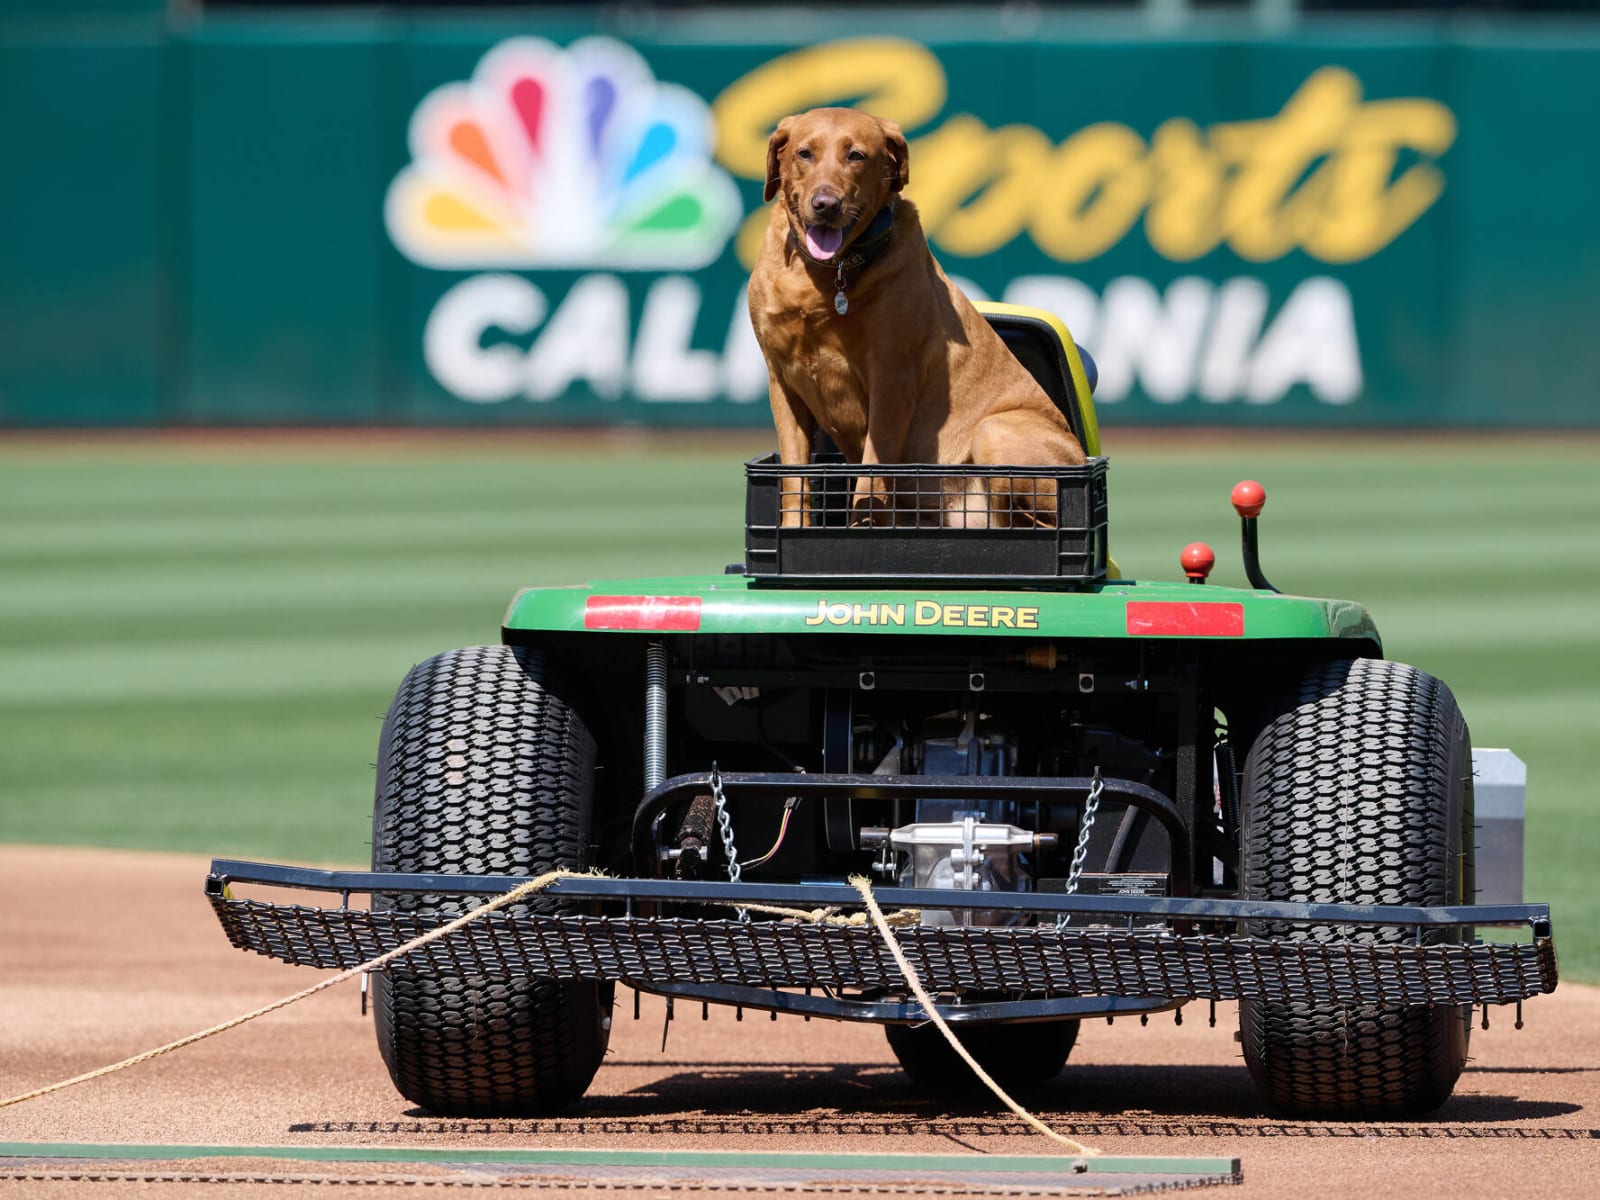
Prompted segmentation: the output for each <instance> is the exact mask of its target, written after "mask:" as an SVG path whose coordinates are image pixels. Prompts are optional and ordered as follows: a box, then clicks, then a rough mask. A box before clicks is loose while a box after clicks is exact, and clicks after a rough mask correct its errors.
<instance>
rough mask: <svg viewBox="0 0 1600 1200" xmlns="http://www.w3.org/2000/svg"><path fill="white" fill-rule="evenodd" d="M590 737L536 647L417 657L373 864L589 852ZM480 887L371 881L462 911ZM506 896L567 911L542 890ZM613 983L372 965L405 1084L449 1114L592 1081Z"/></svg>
mask: <svg viewBox="0 0 1600 1200" xmlns="http://www.w3.org/2000/svg"><path fill="white" fill-rule="evenodd" d="M595 758H596V752H595V743H594V739H593V737H591V736H590V733H589V730H588V728H587V726H586V725H585V724H584V722H583V720H582V718H581V717H580V716H579V715H578V713H577V711H576V710H575V709H574V708H573V707H572V705H571V704H570V703H568V702H567V700H566V699H565V698H564V697H563V695H562V690H561V688H560V687H559V685H557V684H555V683H554V682H553V681H552V680H551V678H550V674H549V671H548V669H547V666H546V664H545V663H544V662H543V660H542V659H541V657H540V655H539V654H538V652H537V651H533V650H528V649H525V648H521V647H511V646H477V647H472V648H469V649H464V650H452V651H449V652H447V653H444V654H440V655H438V656H437V657H435V658H431V659H429V660H428V661H427V662H424V663H422V664H420V665H418V666H417V667H415V668H413V669H412V671H411V672H410V674H408V675H407V676H406V678H405V680H404V681H403V682H402V683H401V685H400V690H399V692H398V693H397V694H396V695H395V699H394V703H393V704H392V705H391V706H390V708H389V714H388V717H387V718H386V719H385V721H384V725H383V735H382V738H381V740H380V742H379V747H378V777H377V789H376V795H375V800H374V804H373V814H372V868H373V870H375V871H420V872H438V873H443V874H464V875H474V874H487V875H538V874H541V873H543V872H546V871H549V870H552V869H554V868H556V867H570V868H580V869H581V868H583V867H586V866H588V865H589V860H590V844H589V834H590V826H591V823H592V811H591V810H592V806H593V780H594V769H595ZM476 903H481V898H478V899H474V900H468V899H467V898H465V897H450V896H443V897H441V896H427V897H418V896H411V897H390V898H388V899H387V900H384V898H382V897H374V907H376V908H388V909H393V910H399V911H407V912H416V913H423V914H434V913H455V912H460V911H463V910H464V909H465V908H468V907H471V906H473V905H474V904H476ZM508 911H511V912H524V913H528V912H555V911H560V909H559V907H558V903H557V901H555V900H554V899H553V898H546V897H542V896H536V897H534V898H533V899H532V900H530V901H529V902H528V903H527V904H526V905H519V906H517V907H516V908H513V909H511V910H508ZM612 991H613V988H612V985H610V984H605V985H600V984H595V983H585V982H573V981H558V980H550V979H527V978H521V979H505V978H487V977H481V976H471V975H443V974H437V973H411V972H407V971H403V970H399V969H391V970H390V971H388V972H383V973H379V974H378V975H376V976H375V977H374V980H373V997H374V1002H375V1004H374V1013H375V1023H376V1027H377V1035H378V1047H379V1049H380V1051H381V1052H382V1054H383V1061H384V1064H385V1065H386V1066H387V1067H388V1068H389V1075H390V1077H391V1078H392V1079H393V1080H394V1085H395V1087H396V1088H397V1089H398V1090H399V1092H400V1093H401V1095H403V1096H405V1097H406V1098H407V1099H408V1100H411V1101H414V1102H415V1103H416V1104H418V1105H420V1106H421V1107H422V1108H424V1109H426V1110H428V1111H429V1112H433V1113H437V1114H440V1115H446V1116H474V1117H483V1116H514V1115H528V1114H533V1113H540V1112H547V1111H550V1110H552V1109H558V1108H561V1107H563V1106H565V1105H568V1104H570V1103H572V1102H573V1101H575V1100H577V1099H578V1098H579V1097H580V1096H582V1095H583V1093H584V1091H585V1089H587V1088H588V1086H589V1083H590V1081H591V1080H592V1079H593V1078H594V1073H595V1071H596V1069H597V1068H598V1067H599V1065H600V1060H601V1058H602V1057H603V1056H604V1054H605V1049H606V1043H607V1041H608V1040H609V1038H610V1024H611V1021H610V1014H611V1003H612Z"/></svg>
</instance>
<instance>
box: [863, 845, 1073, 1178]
mask: <svg viewBox="0 0 1600 1200" xmlns="http://www.w3.org/2000/svg"><path fill="white" fill-rule="evenodd" d="M850 886H851V887H853V888H855V889H856V891H858V892H860V893H861V899H862V902H863V903H864V904H866V906H867V914H868V916H870V917H871V918H872V923H873V924H874V925H875V926H877V929H878V933H879V934H881V935H882V937H883V943H884V945H886V946H888V947H889V953H890V954H892V955H893V956H894V961H895V962H896V963H897V964H898V965H899V967H900V971H901V973H902V974H904V975H905V977H906V983H907V984H909V985H910V987H911V994H912V995H914V996H915V997H916V998H917V1001H918V1003H920V1004H921V1005H922V1011H923V1012H925V1013H927V1014H928V1019H929V1020H930V1021H932V1022H933V1024H934V1027H935V1028H937V1029H938V1031H939V1032H940V1033H942V1034H944V1040H945V1041H947V1042H949V1043H950V1048H951V1049H952V1050H954V1051H955V1052H956V1053H957V1054H959V1055H960V1056H961V1058H962V1061H964V1062H965V1063H966V1064H967V1066H969V1067H971V1068H972V1071H973V1074H975V1075H977V1077H978V1078H979V1079H981V1080H982V1081H983V1083H984V1086H986V1087H987V1088H988V1089H989V1090H990V1091H991V1092H993V1093H994V1094H995V1095H996V1096H998V1097H999V1098H1000V1101H1001V1102H1002V1103H1003V1104H1004V1105H1005V1106H1006V1107H1007V1108H1009V1109H1010V1110H1011V1111H1012V1112H1014V1113H1015V1114H1016V1115H1017V1116H1019V1117H1021V1118H1022V1119H1023V1120H1024V1121H1025V1122H1027V1123H1028V1125H1030V1126H1031V1127H1032V1128H1033V1130H1034V1132H1036V1133H1042V1134H1043V1135H1044V1136H1045V1137H1047V1138H1049V1139H1050V1140H1051V1141H1052V1142H1057V1143H1059V1144H1061V1145H1063V1146H1065V1147H1066V1148H1067V1149H1068V1150H1070V1151H1071V1152H1072V1153H1073V1154H1076V1155H1079V1156H1080V1157H1083V1158H1094V1157H1097V1156H1098V1155H1099V1154H1100V1151H1099V1150H1096V1149H1094V1148H1093V1147H1092V1146H1085V1145H1084V1144H1083V1143H1082V1142H1077V1141H1074V1140H1073V1139H1072V1138H1069V1137H1068V1136H1067V1135H1066V1134H1064V1133H1057V1132H1056V1131H1055V1130H1054V1129H1051V1128H1050V1126H1048V1125H1046V1124H1045V1123H1044V1122H1043V1121H1041V1120H1039V1118H1038V1117H1036V1116H1034V1115H1033V1114H1032V1113H1031V1112H1029V1111H1028V1110H1027V1109H1025V1108H1023V1107H1022V1105H1020V1104H1018V1103H1017V1102H1016V1101H1015V1100H1013V1099H1012V1098H1011V1097H1010V1096H1009V1095H1008V1094H1007V1093H1006V1090H1005V1089H1004V1088H1003V1087H1001V1086H1000V1085H999V1084H998V1083H996V1082H995V1080H994V1076H992V1075H990V1074H989V1072H987V1071H985V1070H984V1069H983V1068H982V1067H981V1066H979V1065H978V1060H977V1059H975V1058H973V1057H972V1055H971V1053H970V1052H969V1051H968V1050H967V1048H966V1047H965V1046H963V1045H962V1044H961V1041H960V1039H959V1038H957V1037H956V1035H955V1034H954V1033H952V1032H951V1030H950V1026H949V1025H948V1024H946V1023H945V1019H944V1018H943V1017H941V1016H940V1015H939V1008H938V1006H937V1005H935V1004H934V1002H933V999H932V998H931V997H930V996H929V995H928V991H927V989H926V988H924V987H923V986H922V980H921V979H919V978H917V973H916V972H915V971H914V970H912V968H911V962H910V960H908V959H907V958H906V955H905V951H903V950H902V949H900V942H899V939H897V938H896V937H895V936H894V931H893V930H892V929H890V928H889V922H888V921H887V920H885V919H884V916H883V910H882V909H880V908H879V907H878V901H877V899H876V898H875V897H874V896H873V894H872V885H871V884H870V883H868V882H867V880H866V877H865V876H862V875H852V876H850Z"/></svg>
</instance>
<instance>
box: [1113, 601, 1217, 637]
mask: <svg viewBox="0 0 1600 1200" xmlns="http://www.w3.org/2000/svg"><path fill="white" fill-rule="evenodd" d="M1128 634H1129V636H1130V637H1243V636H1244V605H1242V604H1204V603H1195V604H1183V603H1179V602H1172V601H1158V600H1130V601H1129V602H1128Z"/></svg>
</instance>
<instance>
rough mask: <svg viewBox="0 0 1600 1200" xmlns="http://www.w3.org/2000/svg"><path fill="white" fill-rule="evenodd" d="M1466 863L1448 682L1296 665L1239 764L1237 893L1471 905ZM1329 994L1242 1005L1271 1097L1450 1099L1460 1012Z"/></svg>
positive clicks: (1297, 1106)
mask: <svg viewBox="0 0 1600 1200" xmlns="http://www.w3.org/2000/svg"><path fill="white" fill-rule="evenodd" d="M1472 861H1473V842H1472V762H1471V745H1470V741H1469V738H1468V734H1467V727H1466V723H1465V722H1464V721H1463V719H1462V717H1461V712H1460V710H1459V709H1458V708H1457V706H1456V702H1455V698H1454V697H1453V696H1452V695H1451V693H1450V689H1449V688H1447V687H1446V686H1445V685H1444V684H1443V683H1441V682H1440V681H1439V680H1437V679H1435V678H1433V677H1432V676H1430V675H1425V674H1423V673H1422V672H1421V671H1417V670H1415V669H1414V668H1411V667H1408V666H1404V665H1402V664H1400V663H1392V662H1385V661H1382V660H1377V659H1358V660H1355V661H1352V662H1339V663H1330V664H1326V665H1323V666H1319V667H1316V668H1314V669H1312V670H1309V671H1307V672H1306V673H1305V674H1304V675H1303V676H1302V677H1301V679H1300V680H1299V682H1298V684H1297V685H1296V686H1295V687H1294V688H1293V689H1291V690H1290V691H1289V693H1288V694H1287V695H1286V696H1285V697H1284V703H1283V704H1282V705H1280V707H1279V715H1278V716H1276V717H1275V718H1274V719H1273V720H1271V721H1269V722H1268V723H1267V725H1266V726H1265V727H1264V729H1263V730H1262V732H1261V734H1260V735H1259V736H1258V737H1257V738H1256V740H1255V743H1254V745H1253V746H1252V747H1251V750H1250V754H1249V757H1248V758H1247V759H1246V762H1245V773H1244V830H1243V863H1242V869H1241V875H1242V884H1243V894H1244V895H1245V896H1246V898H1249V899H1258V900H1294V901H1303V902H1337V903H1356V904H1410V905H1442V904H1470V903H1471V902H1472V896H1473V887H1474V881H1473V873H1472ZM1254 932H1256V933H1257V934H1262V935H1267V936H1281V937H1286V938H1293V939H1311V940H1316V941H1336V940H1346V939H1348V940H1355V941H1361V942H1394V941H1399V940H1403V939H1409V938H1411V937H1412V936H1413V935H1412V933H1411V932H1410V931H1407V930H1400V929H1394V928H1381V927H1378V928H1362V927H1358V926H1320V927H1312V928H1305V927H1300V928H1293V927H1282V926H1280V927H1274V926H1271V925H1266V926H1263V927H1260V928H1257V929H1256V930H1254ZM1451 936H1454V937H1459V936H1460V934H1459V933H1456V934H1452V935H1451ZM1434 940H1439V939H1438V938H1435V939H1434ZM1336 1000H1337V998H1336V997H1330V998H1329V999H1328V1001H1320V1000H1319V1001H1317V1002H1306V1003H1294V1004H1277V1003H1270V1004H1269V1003H1264V1002H1255V1001H1244V1002H1241V1004H1240V1006H1239V1023H1240V1033H1241V1040H1242V1041H1243V1044H1244V1056H1245V1062H1246V1064H1247V1065H1248V1066H1249V1068H1250V1072H1251V1074H1252V1075H1253V1076H1254V1077H1255V1080H1256V1083H1257V1084H1258V1085H1259V1086H1260V1087H1261V1088H1262V1090H1263V1091H1264V1092H1265V1093H1266V1095H1267V1097H1268V1098H1269V1099H1270V1101H1271V1102H1272V1104H1273V1105H1274V1106H1275V1107H1277V1108H1278V1109H1280V1110H1284V1111H1287V1112H1292V1113H1298V1114H1306V1115H1313V1114H1324V1115H1332V1114H1346V1115H1358V1116H1369V1117H1376V1116H1389V1117H1397V1116H1407V1115H1414V1114H1417V1113H1421V1112H1426V1111H1428V1110H1429V1109H1432V1108H1436V1107H1438V1106H1439V1105H1440V1104H1442V1103H1444V1101H1445V1100H1446V1099H1448V1098H1449V1096H1450V1092H1451V1089H1453V1088H1454V1086H1455V1082H1456V1079H1457V1077H1458V1076H1459V1075H1460V1074H1461V1068H1462V1066H1463V1064H1464V1063H1465V1062H1466V1054H1467V1037H1468V1032H1469V1030H1470V1028H1471V1010H1470V1008H1467V1007H1444V1006H1438V1007H1433V1008H1428V1007H1410V1008H1385V1007H1381V1006H1377V1005H1348V1004H1339V1003H1337V1002H1336Z"/></svg>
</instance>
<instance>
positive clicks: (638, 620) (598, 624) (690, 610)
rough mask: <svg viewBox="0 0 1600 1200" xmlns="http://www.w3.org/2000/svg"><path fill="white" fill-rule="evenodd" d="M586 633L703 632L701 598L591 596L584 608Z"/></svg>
mask: <svg viewBox="0 0 1600 1200" xmlns="http://www.w3.org/2000/svg"><path fill="white" fill-rule="evenodd" d="M583 627H584V628H585V629H662V630H680V631H688V632H693V631H694V630H696V629H699V628H700V597H699V596H590V597H589V600H588V603H586V604H585V605H584V606H583Z"/></svg>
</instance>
